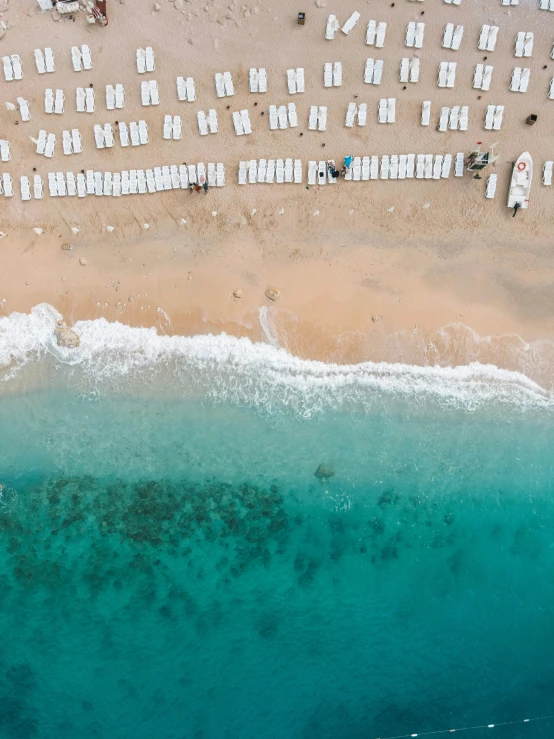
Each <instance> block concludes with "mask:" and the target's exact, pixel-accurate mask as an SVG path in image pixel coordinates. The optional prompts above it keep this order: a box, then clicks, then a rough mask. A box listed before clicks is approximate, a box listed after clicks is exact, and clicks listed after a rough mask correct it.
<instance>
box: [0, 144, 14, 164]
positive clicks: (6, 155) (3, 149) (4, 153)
mask: <svg viewBox="0 0 554 739" xmlns="http://www.w3.org/2000/svg"><path fill="white" fill-rule="evenodd" d="M11 158H12V156H11V154H10V143H9V141H4V139H0V159H1V160H2V161H3V162H9V161H10V159H11Z"/></svg>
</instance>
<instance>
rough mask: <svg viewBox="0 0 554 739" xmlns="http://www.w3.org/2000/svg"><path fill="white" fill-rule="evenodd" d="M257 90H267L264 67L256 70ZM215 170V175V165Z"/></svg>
mask: <svg viewBox="0 0 554 739" xmlns="http://www.w3.org/2000/svg"><path fill="white" fill-rule="evenodd" d="M258 92H267V71H266V69H265V67H260V69H259V70H258ZM221 166H223V165H221ZM215 171H216V177H217V167H216V170H215ZM218 187H219V185H218Z"/></svg>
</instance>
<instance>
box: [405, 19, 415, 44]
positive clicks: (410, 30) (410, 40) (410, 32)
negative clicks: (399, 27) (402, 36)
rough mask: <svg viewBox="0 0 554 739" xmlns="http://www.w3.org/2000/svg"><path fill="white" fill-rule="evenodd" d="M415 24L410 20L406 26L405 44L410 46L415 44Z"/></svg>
mask: <svg viewBox="0 0 554 739" xmlns="http://www.w3.org/2000/svg"><path fill="white" fill-rule="evenodd" d="M415 34H416V24H415V23H414V21H410V22H409V23H408V25H407V27H406V41H405V43H406V46H408V47H409V48H412V47H413V46H414V44H415Z"/></svg>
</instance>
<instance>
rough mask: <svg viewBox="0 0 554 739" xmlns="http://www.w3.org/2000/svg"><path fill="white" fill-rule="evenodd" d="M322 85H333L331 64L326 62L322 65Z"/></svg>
mask: <svg viewBox="0 0 554 739" xmlns="http://www.w3.org/2000/svg"><path fill="white" fill-rule="evenodd" d="M323 87H333V65H332V64H331V62H326V63H325V64H324V65H323Z"/></svg>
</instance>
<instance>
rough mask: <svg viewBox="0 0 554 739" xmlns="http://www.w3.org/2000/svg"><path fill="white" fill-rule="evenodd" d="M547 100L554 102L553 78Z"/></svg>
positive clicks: (553, 78)
mask: <svg viewBox="0 0 554 739" xmlns="http://www.w3.org/2000/svg"><path fill="white" fill-rule="evenodd" d="M548 98H549V99H550V100H554V77H552V79H551V80H550V86H549V88H548Z"/></svg>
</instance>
